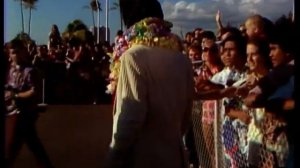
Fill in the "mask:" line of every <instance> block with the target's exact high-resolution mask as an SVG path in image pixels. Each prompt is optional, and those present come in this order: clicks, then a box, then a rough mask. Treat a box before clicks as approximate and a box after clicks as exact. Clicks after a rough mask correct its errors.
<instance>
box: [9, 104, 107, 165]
mask: <svg viewBox="0 0 300 168" xmlns="http://www.w3.org/2000/svg"><path fill="white" fill-rule="evenodd" d="M37 129H38V133H39V136H40V138H41V141H42V143H43V144H44V146H45V148H46V150H47V153H48V155H49V157H50V159H51V161H52V163H53V165H54V166H55V168H101V167H103V159H104V157H105V154H106V152H107V150H108V146H109V142H110V138H111V131H112V106H111V105H72V106H66V105H51V106H48V108H47V111H46V112H45V113H41V115H40V118H39V120H38V122H37ZM36 167H37V164H36V162H35V159H34V157H33V155H32V153H31V152H30V151H29V150H28V148H27V146H26V145H23V147H22V150H21V152H20V154H19V155H18V157H17V160H16V163H15V166H14V168H36Z"/></svg>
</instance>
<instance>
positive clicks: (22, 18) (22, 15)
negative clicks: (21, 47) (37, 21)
mask: <svg viewBox="0 0 300 168" xmlns="http://www.w3.org/2000/svg"><path fill="white" fill-rule="evenodd" d="M15 1H19V2H20V7H21V20H22V33H24V14H23V0H15Z"/></svg>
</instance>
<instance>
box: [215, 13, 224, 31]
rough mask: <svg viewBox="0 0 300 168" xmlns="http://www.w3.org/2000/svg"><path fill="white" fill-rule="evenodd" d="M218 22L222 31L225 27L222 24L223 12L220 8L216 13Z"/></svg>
mask: <svg viewBox="0 0 300 168" xmlns="http://www.w3.org/2000/svg"><path fill="white" fill-rule="evenodd" d="M216 23H217V27H218V30H219V31H220V32H221V31H222V29H223V25H222V21H221V12H220V10H218V11H217V13H216Z"/></svg>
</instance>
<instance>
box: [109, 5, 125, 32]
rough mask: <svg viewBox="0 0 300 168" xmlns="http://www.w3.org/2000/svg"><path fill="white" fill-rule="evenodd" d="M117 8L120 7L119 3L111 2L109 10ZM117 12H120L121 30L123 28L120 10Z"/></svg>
mask: <svg viewBox="0 0 300 168" xmlns="http://www.w3.org/2000/svg"><path fill="white" fill-rule="evenodd" d="M118 8H120V4H119V3H118V2H113V7H111V8H110V10H116V9H118ZM119 13H120V23H121V24H120V25H121V30H123V19H122V15H121V11H119Z"/></svg>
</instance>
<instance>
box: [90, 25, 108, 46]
mask: <svg viewBox="0 0 300 168" xmlns="http://www.w3.org/2000/svg"><path fill="white" fill-rule="evenodd" d="M90 31H91V32H92V33H93V35H94V37H95V41H97V27H94V26H91V27H90ZM105 33H106V28H105V27H104V26H100V28H99V41H100V42H102V43H103V42H105ZM107 40H108V42H110V29H109V28H108V29H107Z"/></svg>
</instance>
